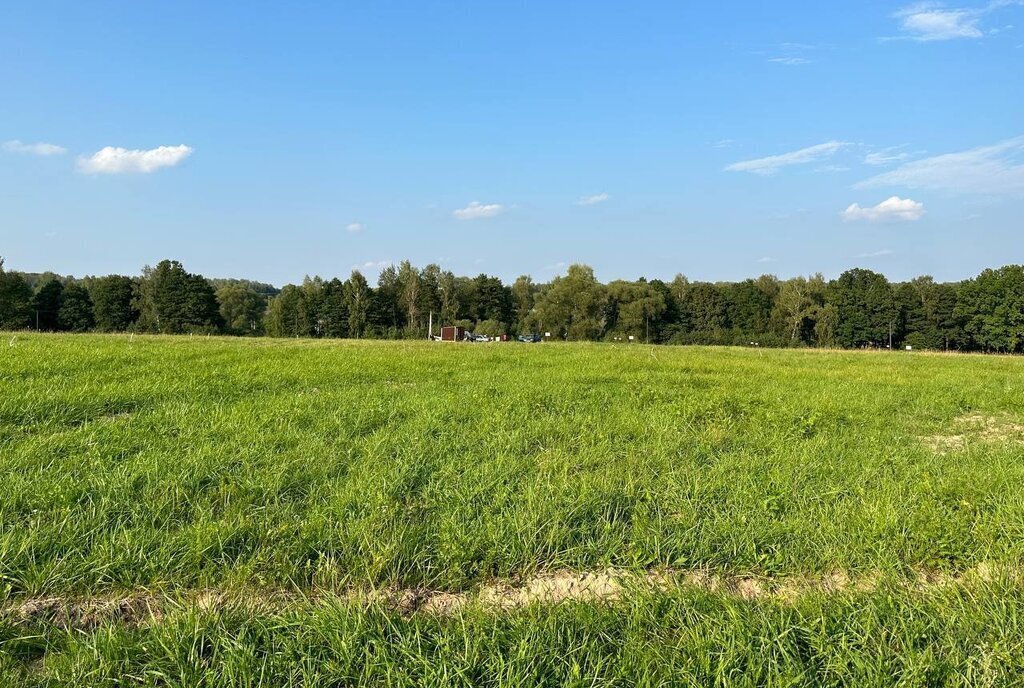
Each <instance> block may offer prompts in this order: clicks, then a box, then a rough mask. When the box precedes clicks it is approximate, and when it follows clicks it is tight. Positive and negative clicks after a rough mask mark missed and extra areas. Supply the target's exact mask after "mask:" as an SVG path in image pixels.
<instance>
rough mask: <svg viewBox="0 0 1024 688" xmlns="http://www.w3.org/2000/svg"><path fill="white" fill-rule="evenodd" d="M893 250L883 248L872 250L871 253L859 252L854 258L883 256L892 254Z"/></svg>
mask: <svg viewBox="0 0 1024 688" xmlns="http://www.w3.org/2000/svg"><path fill="white" fill-rule="evenodd" d="M892 253H893V252H892V251H890V250H889V249H887V248H883V249H882V250H881V251H871V252H870V253H858V254H857V255H855V256H854V258H881V257H882V256H891V255H892Z"/></svg>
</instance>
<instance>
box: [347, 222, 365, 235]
mask: <svg viewBox="0 0 1024 688" xmlns="http://www.w3.org/2000/svg"><path fill="white" fill-rule="evenodd" d="M345 229H346V230H348V231H349V232H352V233H355V232H361V231H363V230H364V229H366V225H364V224H363V223H362V222H352V223H350V224H348V225H346V226H345Z"/></svg>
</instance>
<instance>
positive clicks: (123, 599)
mask: <svg viewBox="0 0 1024 688" xmlns="http://www.w3.org/2000/svg"><path fill="white" fill-rule="evenodd" d="M164 602H165V600H162V599H159V598H156V597H153V596H152V595H148V594H146V593H132V594H130V595H127V596H120V597H106V598H103V597H91V598H81V599H75V598H64V597H46V598H36V599H31V600H27V601H25V602H22V603H21V604H20V605H18V606H16V607H13V608H11V609H10V610H5V612H4V613H2V614H0V616H4V617H13V619H14V620H15V621H19V622H22V623H34V624H38V623H46V624H50V625H54V626H57V627H60V628H69V629H70V628H74V629H82V630H89V629H92V628H96V627H98V626H102V625H105V624H110V623H119V624H123V625H125V626H132V627H134V626H138V625H141V624H144V623H148V622H151V621H158V620H159V619H160V618H161V617H162V615H163V614H162V609H163V607H164Z"/></svg>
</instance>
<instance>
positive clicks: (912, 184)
mask: <svg viewBox="0 0 1024 688" xmlns="http://www.w3.org/2000/svg"><path fill="white" fill-rule="evenodd" d="M881 186H903V187H907V188H911V189H938V190H941V191H953V192H960V193H978V194H1008V195H1024V136H1018V137H1016V138H1012V139H1008V140H1006V141H1002V142H1000V143H997V144H995V145H992V146H981V147H978V148H972V149H970V150H966V151H962V152H960V153H946V154H944V155H937V156H934V157H931V158H924V159H923V160H915V161H913V162H908V163H905V164H903V165H900V166H899V167H897V168H896V169H894V170H892V171H891V172H885V173H883V174H879V175H876V176H874V177H871V178H870V179H865V180H864V181H862V182H858V183H857V184H856V185H854V188H856V189H872V188H877V187H881Z"/></svg>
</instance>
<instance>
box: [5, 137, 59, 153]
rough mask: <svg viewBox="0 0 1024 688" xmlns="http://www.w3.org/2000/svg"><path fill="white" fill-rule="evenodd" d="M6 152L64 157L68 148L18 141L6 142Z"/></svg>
mask: <svg viewBox="0 0 1024 688" xmlns="http://www.w3.org/2000/svg"><path fill="white" fill-rule="evenodd" d="M4 150H5V151H7V152H8V153H28V154H29V155H63V154H64V153H67V152H68V149H67V148H64V147H63V146H58V145H55V144H52V143H42V142H39V143H22V142H21V141H19V140H18V139H13V140H11V141H4Z"/></svg>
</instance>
